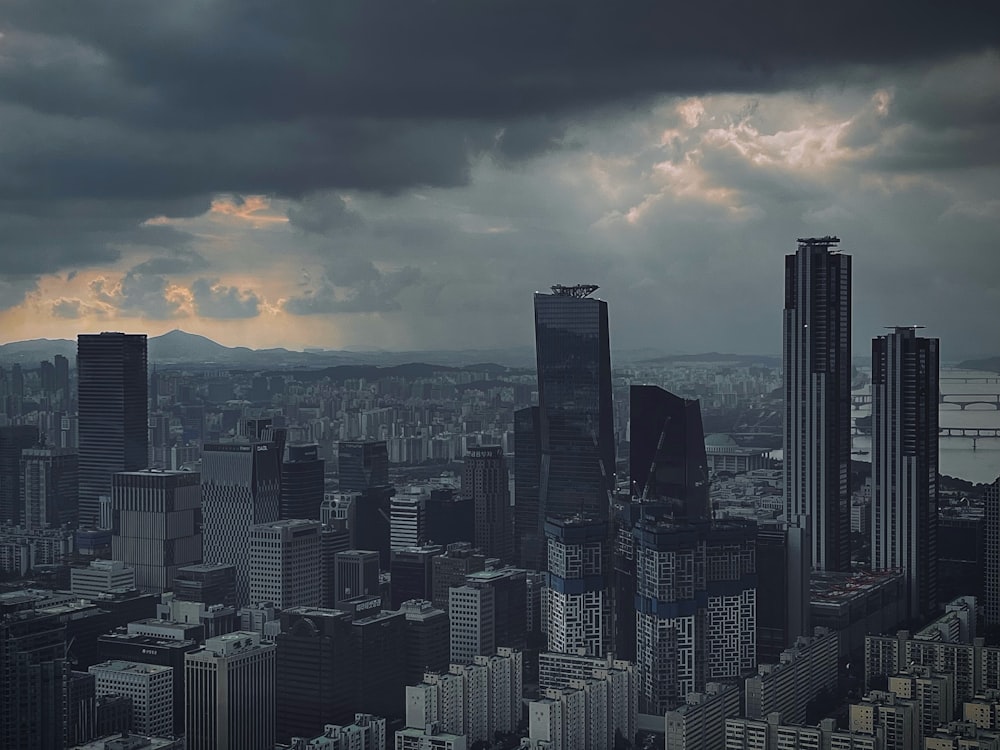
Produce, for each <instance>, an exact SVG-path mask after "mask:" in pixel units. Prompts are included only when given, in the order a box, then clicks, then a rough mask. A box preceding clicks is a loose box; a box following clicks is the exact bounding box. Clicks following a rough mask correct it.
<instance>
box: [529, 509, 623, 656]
mask: <svg viewBox="0 0 1000 750" xmlns="http://www.w3.org/2000/svg"><path fill="white" fill-rule="evenodd" d="M545 537H546V540H547V544H548V547H547V553H546V556H547V565H548V571H549V576H548V586H546V588H545V590H544V592H543V598H544V604H543V605H542V609H543V611H544V612H545V613H546V614H545V622H544V623H543V626H542V627H543V630H544V631H545V633H546V634H547V636H548V650H549V651H555V652H558V653H564V654H565V653H580V652H582V653H583V654H585V655H587V656H603V655H604V654H605V653H606V651H607V649H608V647H609V646H610V642H611V597H610V595H609V593H608V591H607V588H606V586H607V584H606V579H607V578H608V577H609V576H610V573H611V560H610V550H609V543H608V524H607V522H606V521H604V520H600V519H598V518H589V517H584V516H569V517H565V518H554V517H550V518H547V519H546V521H545Z"/></svg>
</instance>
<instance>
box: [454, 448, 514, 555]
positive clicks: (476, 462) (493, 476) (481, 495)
mask: <svg viewBox="0 0 1000 750" xmlns="http://www.w3.org/2000/svg"><path fill="white" fill-rule="evenodd" d="M462 494H464V495H465V496H466V497H471V498H472V501H473V507H474V508H475V525H476V528H475V539H474V540H473V541H474V542H475V544H476V546H477V547H479V548H480V549H481V550H482V551H483V553H484V554H485V555H486V556H487V557H497V558H499V559H501V560H511V559H512V558H513V554H514V538H513V534H514V526H513V523H512V520H511V506H510V483H509V478H508V476H507V461H506V460H505V459H504V455H503V448H501V447H500V446H499V445H489V446H480V447H476V448H471V449H470V450H469V451H468V453H466V456H465V465H464V468H463V471H462Z"/></svg>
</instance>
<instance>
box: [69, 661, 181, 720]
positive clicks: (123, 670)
mask: <svg viewBox="0 0 1000 750" xmlns="http://www.w3.org/2000/svg"><path fill="white" fill-rule="evenodd" d="M89 671H90V674H92V675H94V679H95V681H96V692H97V695H109V694H110V695H123V696H125V697H126V698H128V699H130V700H131V701H132V729H133V731H135V732H136V733H137V734H144V735H147V736H154V737H167V736H169V735H171V734H173V731H174V670H173V668H171V667H164V666H161V665H158V664H143V663H140V662H134V661H120V660H114V661H105V662H101V663H100V664H95V665H93V666H92V667H91V668H90V670H89Z"/></svg>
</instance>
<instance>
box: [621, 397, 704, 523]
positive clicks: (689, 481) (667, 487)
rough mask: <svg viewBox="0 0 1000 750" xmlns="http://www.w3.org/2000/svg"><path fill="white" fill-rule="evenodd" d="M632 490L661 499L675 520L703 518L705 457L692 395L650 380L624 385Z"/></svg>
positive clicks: (700, 429)
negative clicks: (649, 383)
mask: <svg viewBox="0 0 1000 750" xmlns="http://www.w3.org/2000/svg"><path fill="white" fill-rule="evenodd" d="M629 415H630V416H629V478H630V480H631V482H632V495H633V496H635V497H640V498H642V499H643V500H644V501H646V500H649V501H655V502H657V503H659V504H662V503H667V504H669V505H670V506H671V507H672V508H673V509H674V516H675V517H676V518H677V519H678V520H680V519H683V520H687V521H705V520H708V518H709V516H710V513H709V503H708V491H709V482H708V459H707V458H706V456H705V433H704V431H703V430H702V426H701V407H700V406H699V403H698V401H690V400H688V399H684V398H681V397H680V396H675V395H674V394H673V393H670V392H669V391H665V390H663V389H662V388H658V387H656V386H655V385H633V386H632V387H631V388H629Z"/></svg>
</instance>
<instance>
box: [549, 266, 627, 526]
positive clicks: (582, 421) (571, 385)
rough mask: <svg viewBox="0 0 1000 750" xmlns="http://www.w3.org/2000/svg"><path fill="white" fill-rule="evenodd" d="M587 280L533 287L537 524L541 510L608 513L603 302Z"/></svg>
mask: <svg viewBox="0 0 1000 750" xmlns="http://www.w3.org/2000/svg"><path fill="white" fill-rule="evenodd" d="M596 289H597V287H596V286H592V285H577V286H560V285H556V286H553V287H552V294H540V293H536V294H535V345H536V355H537V364H538V417H539V446H540V455H541V462H540V463H541V466H540V477H539V496H538V503H539V512H540V514H541V515H540V518H539V526H541V524H542V523H543V521H544V518H545V517H546V516H565V515H571V514H577V513H586V514H587V515H590V516H595V517H597V518H600V519H607V518H608V514H609V507H610V504H611V493H612V492H613V491H614V486H615V444H614V422H613V417H612V397H611V345H610V341H609V336H608V305H607V303H606V302H604V301H603V300H599V299H594V298H592V297H590V296H589V295H590V294H592V293H593V292H594V291H596Z"/></svg>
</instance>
